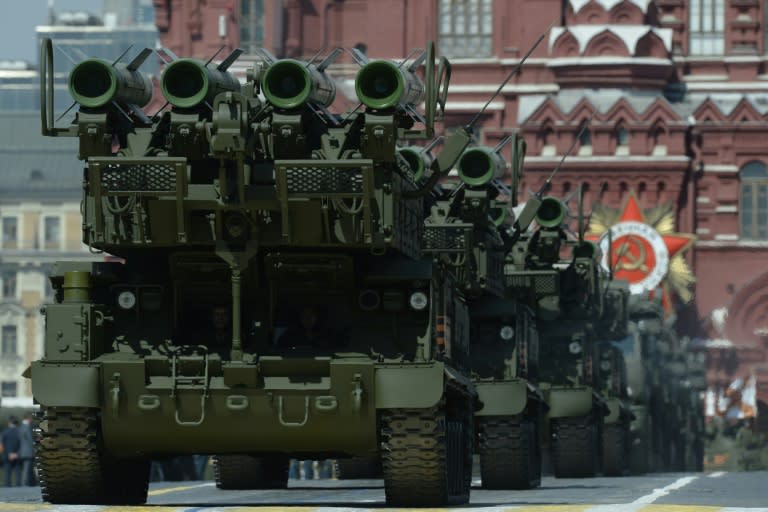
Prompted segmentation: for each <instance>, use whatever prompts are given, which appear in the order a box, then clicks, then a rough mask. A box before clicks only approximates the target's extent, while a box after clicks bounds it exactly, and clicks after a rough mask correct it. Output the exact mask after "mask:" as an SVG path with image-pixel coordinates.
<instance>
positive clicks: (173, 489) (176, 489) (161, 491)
mask: <svg viewBox="0 0 768 512" xmlns="http://www.w3.org/2000/svg"><path fill="white" fill-rule="evenodd" d="M212 485H213V484H196V485H181V486H179V487H163V488H161V489H155V490H153V491H149V492H148V493H147V494H148V495H149V496H160V495H161V494H168V493H171V492H181V491H187V490H189V489H197V488H198V487H210V486H212ZM131 510H135V509H131ZM152 510H156V509H155V508H153V509H152ZM174 510H175V509H174Z"/></svg>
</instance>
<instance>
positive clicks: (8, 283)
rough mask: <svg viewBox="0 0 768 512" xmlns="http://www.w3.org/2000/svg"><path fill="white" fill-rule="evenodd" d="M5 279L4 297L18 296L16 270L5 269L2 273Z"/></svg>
mask: <svg viewBox="0 0 768 512" xmlns="http://www.w3.org/2000/svg"><path fill="white" fill-rule="evenodd" d="M0 279H2V281H3V296H2V298H3V299H15V298H16V272H10V271H3V272H2V274H0Z"/></svg>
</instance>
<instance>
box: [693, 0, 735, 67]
mask: <svg viewBox="0 0 768 512" xmlns="http://www.w3.org/2000/svg"><path fill="white" fill-rule="evenodd" d="M725 8H726V5H725V0H689V2H688V43H689V44H688V55H702V56H709V55H724V54H725Z"/></svg>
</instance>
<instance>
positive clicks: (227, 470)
mask: <svg viewBox="0 0 768 512" xmlns="http://www.w3.org/2000/svg"><path fill="white" fill-rule="evenodd" d="M289 462H290V461H289V459H288V458H287V457H277V456H276V457H255V456H253V455H216V456H214V457H213V472H214V476H215V479H216V487H218V488H219V489H285V488H286V487H288V464H289Z"/></svg>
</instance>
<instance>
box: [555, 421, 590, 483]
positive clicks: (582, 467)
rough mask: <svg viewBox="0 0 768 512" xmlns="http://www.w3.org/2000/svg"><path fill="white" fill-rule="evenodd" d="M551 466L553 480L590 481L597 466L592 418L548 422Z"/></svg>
mask: <svg viewBox="0 0 768 512" xmlns="http://www.w3.org/2000/svg"><path fill="white" fill-rule="evenodd" d="M552 434H553V439H552V466H553V469H554V473H555V476H556V477H557V478H590V477H593V476H595V475H596V474H597V471H598V467H599V465H600V435H599V434H600V433H599V429H598V425H597V424H596V423H595V421H594V418H593V417H592V416H591V415H589V416H577V417H573V418H558V419H556V420H552Z"/></svg>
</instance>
